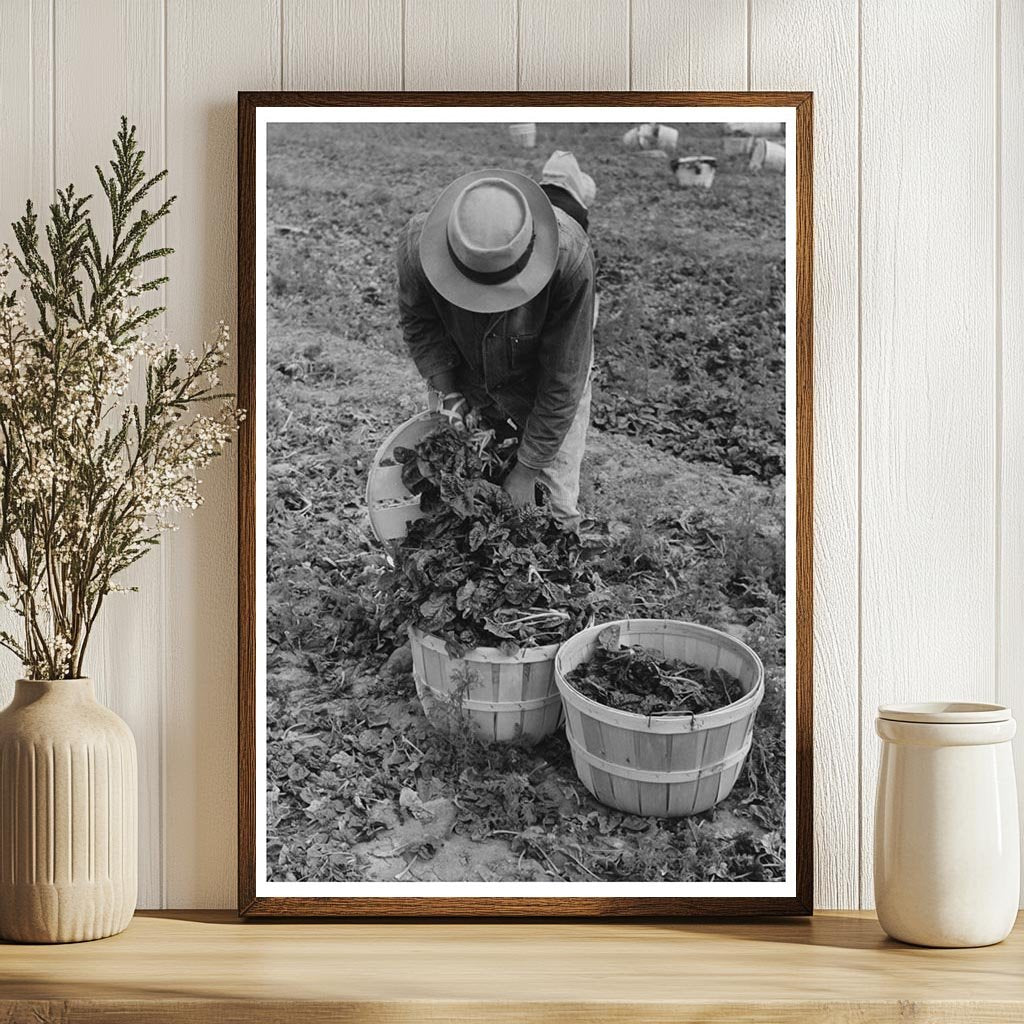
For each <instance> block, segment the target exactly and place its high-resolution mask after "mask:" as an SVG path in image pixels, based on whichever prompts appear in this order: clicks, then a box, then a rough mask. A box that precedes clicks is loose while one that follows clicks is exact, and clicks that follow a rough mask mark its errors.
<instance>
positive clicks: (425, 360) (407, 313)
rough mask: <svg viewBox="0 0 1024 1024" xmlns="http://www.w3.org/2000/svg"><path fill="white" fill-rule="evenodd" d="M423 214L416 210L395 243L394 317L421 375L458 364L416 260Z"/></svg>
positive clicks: (455, 352) (424, 375) (425, 375)
mask: <svg viewBox="0 0 1024 1024" xmlns="http://www.w3.org/2000/svg"><path fill="white" fill-rule="evenodd" d="M424 219H425V216H424V215H423V214H417V215H416V216H415V217H413V218H412V219H411V220H410V221H409V223H408V224H407V225H406V226H405V228H404V229H403V231H402V234H401V237H400V240H399V243H398V317H399V323H400V324H401V327H402V336H403V337H404V338H405V344H406V345H407V346H408V349H409V354H410V355H411V356H412V359H413V362H415V364H416V369H417V370H419V372H420V376H422V377H423V378H425V379H429V378H430V377H433V376H434V375H435V374H438V373H441V372H443V371H444V370H450V369H452V368H453V367H455V366H458V364H459V362H460V361H461V359H460V357H459V353H458V350H457V349H456V348H455V345H454V344H453V343H452V340H451V338H449V337H448V334H447V332H446V331H445V328H444V323H443V322H442V320H441V317H440V316H439V315H438V312H437V307H436V306H435V305H434V301H433V297H432V294H431V289H430V286H429V284H428V283H427V279H426V275H425V274H424V273H423V267H422V265H421V264H420V253H419V238H420V231H421V230H422V229H423V221H424Z"/></svg>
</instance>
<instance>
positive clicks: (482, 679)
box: [409, 629, 562, 743]
mask: <svg viewBox="0 0 1024 1024" xmlns="http://www.w3.org/2000/svg"><path fill="white" fill-rule="evenodd" d="M409 643H410V645H411V647H412V663H413V677H414V678H415V680H416V693H417V695H418V696H419V699H420V704H421V705H422V706H423V711H424V713H425V714H426V716H427V718H428V719H429V720H430V721H431V723H432V724H433V725H434V726H435V727H436V728H438V729H440V730H442V731H450V730H452V729H453V728H454V727H456V725H457V723H458V722H459V721H460V720H464V721H465V722H467V723H468V724H469V726H470V728H471V729H472V731H473V732H474V733H475V734H476V735H477V736H478V737H479V738H480V739H481V740H483V741H484V742H486V743H507V742H509V741H511V740H523V741H525V742H527V743H536V742H537V741H538V740H541V739H543V738H544V737H545V736H550V735H552V734H553V733H554V732H555V731H556V730H557V729H558V724H559V721H560V720H561V713H562V700H561V698H560V697H559V695H558V689H557V687H556V686H555V654H556V653H557V652H558V646H559V645H558V644H549V645H547V646H546V647H534V648H524V649H522V650H521V651H520V653H519V654H518V655H516V656H515V657H509V656H508V655H506V654H502V653H501V651H500V650H499V649H498V648H497V647H476V648H474V649H473V650H471V651H468V652H467V653H466V655H465V657H463V658H453V657H452V656H451V655H450V654H449V653H448V651H447V649H446V647H445V644H444V641H443V640H440V639H438V638H437V637H436V636H431V635H430V634H429V633H424V632H422V631H421V630H418V629H410V630H409Z"/></svg>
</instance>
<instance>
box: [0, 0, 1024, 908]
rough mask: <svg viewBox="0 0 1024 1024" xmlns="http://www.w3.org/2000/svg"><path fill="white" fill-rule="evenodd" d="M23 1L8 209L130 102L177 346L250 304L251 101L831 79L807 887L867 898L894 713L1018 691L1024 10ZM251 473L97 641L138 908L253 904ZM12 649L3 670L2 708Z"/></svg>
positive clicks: (91, 148) (444, 0)
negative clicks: (124, 766)
mask: <svg viewBox="0 0 1024 1024" xmlns="http://www.w3.org/2000/svg"><path fill="white" fill-rule="evenodd" d="M0 16H2V20H3V31H2V32H0V224H7V223H8V222H10V221H11V220H12V219H13V218H14V217H15V216H17V215H18V213H19V212H20V209H21V206H22V204H23V202H24V200H25V199H26V198H28V197H29V196H31V197H32V198H33V199H34V200H35V201H36V202H37V203H39V202H43V201H46V200H47V199H48V197H49V196H50V195H51V194H52V190H53V188H54V186H55V185H62V184H64V183H66V182H68V181H71V180H73V181H75V182H76V184H78V185H79V186H80V187H83V188H84V187H88V188H91V187H92V180H91V175H92V170H91V168H92V165H93V164H94V163H95V162H97V161H98V160H101V159H104V158H105V154H106V152H107V148H106V147H107V145H108V140H109V138H110V137H111V136H112V134H113V132H114V130H115V128H116V124H117V118H118V116H119V115H120V114H121V113H122V112H124V113H126V114H127V115H128V117H129V118H130V119H131V120H132V121H133V122H134V123H136V124H138V126H139V130H140V133H141V135H142V138H143V140H144V144H145V146H146V148H147V149H148V151H149V154H150V157H151V166H153V167H154V168H155V167H158V166H163V165H164V164H166V165H167V166H168V167H169V168H170V171H171V177H170V182H169V186H168V187H169V188H170V189H171V190H172V191H173V192H175V193H177V194H178V195H179V196H180V197H181V198H180V199H179V200H178V202H177V205H176V206H175V208H174V211H173V213H172V215H171V217H170V218H169V219H168V221H167V224H166V229H165V233H166V239H167V244H169V245H171V246H173V247H174V248H175V249H176V250H177V251H176V253H175V255H173V256H172V257H170V258H169V260H168V271H169V272H170V274H171V282H170V285H169V286H168V287H167V289H166V300H167V303H168V305H169V312H168V313H167V315H166V316H165V317H164V318H163V320H164V322H163V323H162V324H161V325H160V329H161V330H166V331H167V332H168V333H169V334H170V335H171V336H172V337H173V338H174V339H175V340H178V341H179V342H181V343H182V344H184V345H190V344H194V341H195V339H197V338H199V337H201V336H203V335H205V334H208V333H209V332H211V331H213V330H214V329H215V327H216V323H217V321H218V320H219V319H222V318H223V319H228V320H232V319H233V317H234V303H235V297H234V296H235V273H234V266H235V106H234V104H235V93H236V92H237V91H238V90H240V89H278V88H287V89H401V88H406V89H441V90H443V89H515V88H521V89H626V88H634V89H679V90H682V89H743V88H750V89H775V88H780V89H810V90H813V91H814V92H815V94H816V95H815V121H816V124H815V177H816V196H815V221H816V223H815V233H816V281H815V328H816V332H815V333H816V341H815V365H816V378H817V379H816V428H815V429H816V451H815V487H816V495H815V498H816V521H815V543H816V556H815V602H816V623H815V690H816V693H815V718H816V734H815V780H816V819H817V828H816V876H817V877H816V884H817V902H818V904H819V905H820V906H822V907H833V906H839V907H850V906H858V905H863V906H870V904H871V857H870V842H871V807H872V800H873V786H874V780H875V771H876V766H875V761H876V756H877V747H876V740H875V736H874V730H873V725H872V720H873V715H874V708H875V706H876V705H877V704H878V703H879V702H881V701H883V700H908V699H914V698H926V697H938V696H942V697H960V698H970V699H982V700H989V699H999V700H1003V701H1006V702H1009V703H1010V704H1011V705H1019V706H1024V193H1022V190H1021V187H1020V182H1021V181H1024V4H1022V3H1021V2H1020V0H934V2H932V3H929V4H907V3H903V2H901V0H859V2H854V0H850V2H845V0H843V2H840V0H217V2H216V3H211V2H209V0H0ZM3 235H4V238H5V240H9V235H8V233H7V231H6V229H5V230H4V232H3ZM234 471H235V467H234V463H233V458H228V459H225V460H222V463H221V464H220V465H219V466H217V467H215V469H214V470H213V471H211V472H209V473H208V474H207V479H206V481H205V483H206V487H205V493H206V504H205V506H204V507H203V508H202V509H200V511H199V512H198V514H197V515H196V516H195V518H194V519H192V520H190V521H188V522H187V523H185V524H184V525H183V526H182V529H181V530H180V532H178V533H177V534H175V535H173V536H172V537H170V538H169V540H168V543H167V544H166V545H165V546H164V547H163V549H162V550H161V551H160V552H158V553H156V554H154V555H151V556H149V558H148V560H146V561H145V562H143V563H141V564H140V565H139V566H138V567H137V568H136V569H135V570H134V571H133V574H132V579H131V580H130V581H128V582H129V583H133V584H137V585H138V586H139V587H140V593H139V594H138V595H134V596H133V597H121V598H115V599H113V600H112V601H111V603H110V606H109V609H108V611H107V613H106V615H105V616H104V620H103V624H102V627H101V630H100V636H99V639H98V641H97V642H96V645H95V647H94V650H93V663H92V666H91V668H92V672H93V674H94V675H95V677H96V679H97V683H98V686H99V689H100V692H101V693H102V694H103V696H104V699H106V700H107V701H108V702H109V703H110V704H111V706H112V707H114V708H115V709H116V710H117V711H118V712H119V713H120V714H122V715H123V716H124V717H125V718H126V719H127V720H128V721H129V723H130V724H131V726H132V728H133V729H134V731H135V735H136V737H137V738H138V741H139V752H140V765H141V774H142V797H143V808H142V814H141V816H140V820H141V825H142V829H143V834H142V836H141V849H142V865H141V890H142V891H141V896H142V903H143V905H144V906H171V907H217V906H231V905H232V904H233V901H234V871H235V824H234V821H235V813H234V799H235V798H234V775H235V756H234V732H235V719H234V714H235V652H234V644H235V586H234V578H235V559H236V549H235V500H234ZM17 668H18V667H17V665H15V664H12V662H11V660H10V659H9V658H5V659H3V660H0V700H6V698H7V696H8V694H9V692H10V686H11V681H12V680H13V679H14V678H15V677H16V675H17ZM1018 761H1019V763H1020V765H1021V769H1022V772H1024V754H1022V755H1021V756H1020V757H1019V759H1018Z"/></svg>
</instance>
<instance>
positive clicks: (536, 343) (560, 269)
mask: <svg viewBox="0 0 1024 1024" xmlns="http://www.w3.org/2000/svg"><path fill="white" fill-rule="evenodd" d="M555 216H556V218H557V221H558V231H559V248H558V263H557V265H556V267H555V272H554V274H553V275H552V278H551V280H550V281H549V282H548V284H547V285H546V286H545V287H544V288H543V290H542V291H541V292H540V293H539V294H538V295H537V296H535V297H534V298H533V299H531V300H530V301H529V302H527V303H525V304H524V305H522V306H519V307H518V308H517V309H512V310H509V311H508V312H505V313H471V312H469V311H468V310H464V309H460V308H459V307H458V306H455V305H453V304H452V303H451V302H449V301H448V300H447V299H444V298H442V296H441V295H439V294H438V293H437V291H435V290H434V288H433V287H432V286H431V285H430V283H429V281H428V280H427V278H426V275H425V274H424V272H423V267H422V265H421V264H420V256H419V238H420V231H421V230H422V228H423V222H424V220H425V219H426V214H418V215H416V216H415V217H413V218H412V219H411V220H410V221H409V223H408V224H407V225H406V227H405V228H404V229H403V231H402V235H401V238H400V240H399V244H398V309H399V318H400V322H401V326H402V334H403V335H404V337H405V341H406V344H407V345H408V347H409V353H410V355H411V356H412V358H413V360H414V361H415V363H416V367H417V369H418V370H419V372H420V374H421V375H422V376H423V377H424V378H430V377H432V376H434V375H435V374H438V373H441V372H443V371H444V370H454V371H455V374H456V382H457V387H458V389H459V390H460V391H461V392H462V393H463V394H464V395H465V396H466V398H468V399H469V402H470V404H471V405H472V406H473V407H474V408H475V409H478V410H480V411H482V412H483V413H484V414H485V415H487V416H490V417H492V418H494V417H495V414H497V418H500V419H506V418H508V419H511V420H513V421H514V422H515V423H516V425H517V426H518V427H519V428H520V431H521V440H520V444H519V453H518V459H519V461H520V462H521V463H522V464H523V465H524V466H528V467H529V468H531V469H543V468H544V467H545V466H548V465H549V464H550V463H551V461H552V460H553V459H554V457H555V454H556V453H557V451H558V449H559V448H560V447H561V444H562V441H563V440H564V438H565V435H566V433H567V432H568V430H569V425H570V424H571V423H572V421H573V417H574V416H575V414H576V407H577V406H578V405H579V401H580V397H581V396H582V394H583V389H584V387H585V386H586V382H587V376H588V374H589V372H590V363H591V358H592V355H593V319H594V257H593V253H592V251H591V248H590V241H589V239H588V238H587V235H586V233H585V232H584V231H583V229H582V228H581V227H580V226H579V224H577V223H576V221H574V220H573V219H572V218H571V217H569V216H568V215H567V214H565V213H564V212H562V211H561V210H557V209H556V210H555Z"/></svg>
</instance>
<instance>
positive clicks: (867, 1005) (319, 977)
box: [0, 911, 1024, 1024]
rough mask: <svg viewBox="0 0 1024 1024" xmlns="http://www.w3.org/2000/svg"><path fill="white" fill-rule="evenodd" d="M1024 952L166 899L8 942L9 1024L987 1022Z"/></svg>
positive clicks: (745, 930)
mask: <svg viewBox="0 0 1024 1024" xmlns="http://www.w3.org/2000/svg"><path fill="white" fill-rule="evenodd" d="M1022 963H1024V925H1018V929H1017V931H1015V933H1014V934H1013V935H1012V936H1011V937H1010V938H1009V939H1008V940H1007V941H1006V942H1004V943H1002V944H1001V945H998V946H991V947H988V948H987V949H967V950H926V949H917V948H913V947H910V946H903V945H899V944H898V943H895V942H891V941H889V940H888V939H886V938H885V936H884V935H883V934H882V932H881V930H880V929H879V927H878V924H877V923H876V922H875V920H874V919H873V918H872V917H871V915H869V914H856V913H825V914H819V915H817V916H816V917H814V918H813V919H806V918H805V919H790V920H775V921H772V922H759V923H745V922H729V923H723V922H721V921H718V922H713V923H704V922H693V921H689V922H681V923H675V922H671V923H669V922H654V923H651V922H644V923H632V924H628V923H619V922H615V923H604V922H589V923H550V924H549V923H540V924H538V923H528V922H523V923H514V922H502V923H480V924H475V923H465V922H453V923H436V922H417V923H411V924H410V923H405V922H401V923H391V922H389V923H378V922H361V923H342V924H338V923H321V922H251V921H246V922H241V921H239V920H238V919H237V918H236V917H235V916H234V914H233V913H232V912H229V911H216V912H181V913H174V912H171V911H163V912H159V913H142V914H139V915H138V916H137V917H136V919H135V921H134V922H133V923H132V925H131V927H130V928H129V929H128V930H127V931H126V932H125V933H124V934H122V935H118V936H115V937H114V938H112V939H106V940H103V941H101V942H90V943H82V944H79V945H71V946H17V945H5V944H2V943H0V1022H3V1024H22V1022H25V1024H29V1022H31V1024H39V1022H40V1021H60V1022H61V1024H93V1022H98V1021H108V1020H116V1021H124V1022H129V1021H130V1022H132V1024H135V1022H138V1024H152V1022H159V1024H164V1022H167V1024H170V1022H175V1021H185V1022H188V1024H206V1022H216V1024H242V1022H247V1021H272V1022H273V1021H280V1022H289V1024H291V1022H293V1021H302V1022H310V1024H319V1022H328V1021H330V1022H332V1024H347V1022H353V1024H354V1022H360V1024H385V1022H391V1021H395V1022H402V1024H429V1022H441V1021H445V1022H447V1021H460V1022H470V1024H472V1022H477V1021H479V1022H484V1021H487V1022H500V1024H530V1022H535V1021H544V1022H554V1021H557V1022H563V1021H564V1022H573V1024H617V1022H623V1024H625V1022H627V1021H628V1022H630V1024H666V1022H669V1021H671V1022H674V1024H675V1022H685V1024H688V1022H691V1021H692V1022H697V1021H700V1022H707V1021H721V1022H726V1021H728V1022H729V1024H745V1022H758V1024H768V1022H772V1024H776V1022H778V1024H782V1022H788V1021H800V1022H804V1021H815V1022H818V1021H828V1022H829V1024H844V1022H851V1024H852V1022H857V1024H876V1022H883V1021H901V1022H906V1021H922V1022H924V1021H927V1022H928V1024H944V1022H947V1021H964V1022H970V1024H987V1022H1009V1021H1020V1020H1024V970H1022V969H1021V965H1022ZM297 1004H298V1005H297Z"/></svg>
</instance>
